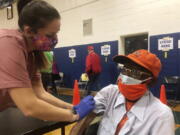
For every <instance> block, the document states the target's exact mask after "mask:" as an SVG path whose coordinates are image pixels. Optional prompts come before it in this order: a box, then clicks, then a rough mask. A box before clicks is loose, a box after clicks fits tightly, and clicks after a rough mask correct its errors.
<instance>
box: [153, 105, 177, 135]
mask: <svg viewBox="0 0 180 135" xmlns="http://www.w3.org/2000/svg"><path fill="white" fill-rule="evenodd" d="M174 123H175V122H174V117H173V113H172V111H171V110H170V109H168V110H167V111H166V112H162V113H161V114H160V115H159V117H158V119H157V120H156V123H155V124H154V125H153V128H152V130H151V133H150V135H174V134H175V124H174Z"/></svg>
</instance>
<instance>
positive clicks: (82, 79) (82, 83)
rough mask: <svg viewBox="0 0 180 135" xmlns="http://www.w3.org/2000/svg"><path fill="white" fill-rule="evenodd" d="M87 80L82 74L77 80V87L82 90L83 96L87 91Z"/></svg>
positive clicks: (84, 74)
mask: <svg viewBox="0 0 180 135" xmlns="http://www.w3.org/2000/svg"><path fill="white" fill-rule="evenodd" d="M88 81H89V78H88V76H87V75H86V73H82V74H81V77H80V79H79V82H78V85H79V88H80V89H81V90H83V96H84V95H85V92H86V90H87V84H88Z"/></svg>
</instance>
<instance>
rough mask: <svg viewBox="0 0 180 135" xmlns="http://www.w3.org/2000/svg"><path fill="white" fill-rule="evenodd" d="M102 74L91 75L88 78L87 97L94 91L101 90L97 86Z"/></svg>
mask: <svg viewBox="0 0 180 135" xmlns="http://www.w3.org/2000/svg"><path fill="white" fill-rule="evenodd" d="M99 75H100V73H97V74H95V73H94V74H89V75H88V78H89V81H88V83H87V93H86V95H90V94H91V91H92V90H94V89H95V90H99V86H98V84H97V81H98V78H99Z"/></svg>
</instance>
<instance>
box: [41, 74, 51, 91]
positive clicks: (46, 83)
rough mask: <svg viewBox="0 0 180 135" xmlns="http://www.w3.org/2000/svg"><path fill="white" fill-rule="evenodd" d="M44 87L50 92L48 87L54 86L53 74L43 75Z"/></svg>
mask: <svg viewBox="0 0 180 135" xmlns="http://www.w3.org/2000/svg"><path fill="white" fill-rule="evenodd" d="M41 78H42V83H43V87H44V89H45V90H46V91H48V86H52V75H51V73H41Z"/></svg>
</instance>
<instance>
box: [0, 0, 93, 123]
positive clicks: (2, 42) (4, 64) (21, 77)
mask: <svg viewBox="0 0 180 135" xmlns="http://www.w3.org/2000/svg"><path fill="white" fill-rule="evenodd" d="M17 8H18V14H19V20H18V24H19V28H20V29H19V30H5V29H4V30H0V55H1V56H0V62H1V64H0V111H3V110H5V109H6V108H8V107H11V106H12V105H16V106H17V107H18V108H19V109H20V110H21V111H22V112H23V113H24V115H25V116H31V117H35V118H39V119H43V120H50V121H74V120H79V119H81V118H83V117H84V116H85V115H87V114H88V113H89V112H90V111H91V110H92V109H93V108H94V100H93V98H92V97H90V96H89V97H86V98H85V99H83V100H82V101H81V102H80V104H79V105H77V106H73V105H71V104H69V103H66V102H64V101H62V100H59V99H57V98H55V97H54V96H52V95H51V94H49V93H47V92H46V91H45V90H44V88H43V86H42V82H41V78H40V73H38V71H39V70H40V69H41V68H44V67H46V59H45V57H44V55H43V53H42V51H49V50H51V49H52V48H54V46H55V45H56V43H57V32H58V31H59V30H60V15H59V13H58V11H57V10H56V9H55V8H54V7H52V6H51V5H49V4H48V3H46V2H45V1H42V0H19V1H18V4H17ZM72 109H73V110H74V111H75V112H76V113H77V114H74V111H72Z"/></svg>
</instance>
